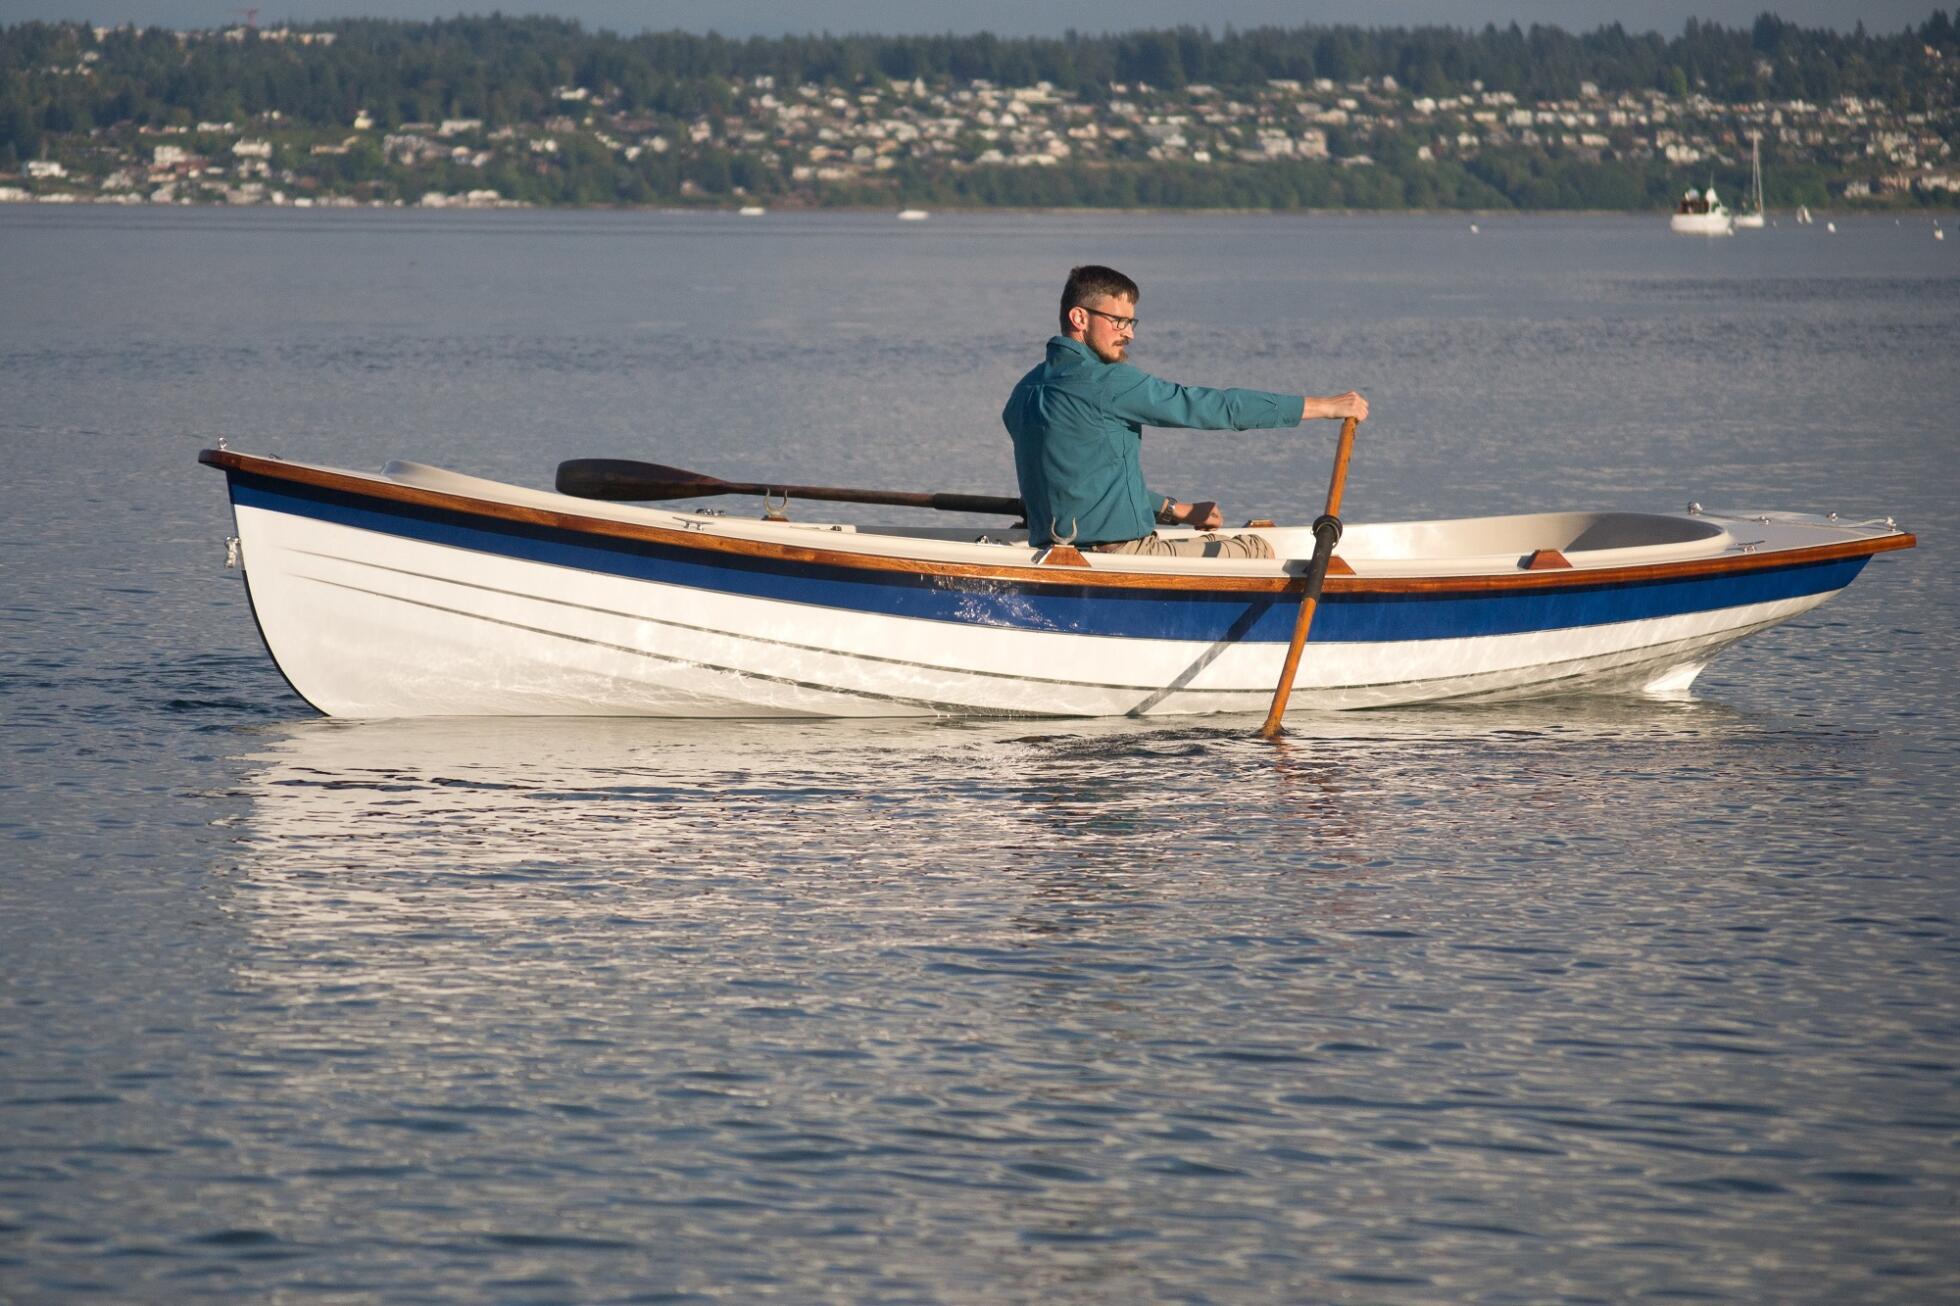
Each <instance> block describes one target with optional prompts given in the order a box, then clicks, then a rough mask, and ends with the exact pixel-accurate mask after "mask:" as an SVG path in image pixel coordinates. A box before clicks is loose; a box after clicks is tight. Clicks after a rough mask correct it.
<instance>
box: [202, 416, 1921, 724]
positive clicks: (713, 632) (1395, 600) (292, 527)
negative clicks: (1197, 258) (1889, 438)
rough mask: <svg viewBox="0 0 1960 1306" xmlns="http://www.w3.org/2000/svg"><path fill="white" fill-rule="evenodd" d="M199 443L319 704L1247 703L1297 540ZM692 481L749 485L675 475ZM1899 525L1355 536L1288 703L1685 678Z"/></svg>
mask: <svg viewBox="0 0 1960 1306" xmlns="http://www.w3.org/2000/svg"><path fill="white" fill-rule="evenodd" d="M199 461H201V462H203V463H206V464H207V465H210V466H212V467H215V468H218V469H220V470H222V471H223V472H224V473H225V476H226V481H227V484H228V487H229V490H230V496H231V502H232V509H233V516H234V519H235V521H236V523H237V531H238V544H239V549H238V552H239V555H240V557H241V559H242V563H243V566H244V571H245V578H246V581H247V585H248V591H249V593H250V596H251V603H252V609H253V612H254V614H255V616H256V617H257V620H258V623H259V628H260V632H261V634H262V635H263V636H264V638H265V642H266V646H267V648H268V649H269V650H270V652H271V654H272V657H273V659H274V661H275V662H276V663H277V664H278V666H279V669H280V670H281V671H282V672H283V673H284V674H285V676H286V679H287V680H288V681H289V682H290V683H291V684H292V686H293V688H294V689H295V690H296V691H297V692H298V693H299V694H300V696H301V697H303V698H304V699H306V701H307V702H309V703H311V704H312V705H313V706H315V707H316V708H318V709H319V710H320V711H322V712H324V713H326V714H328V715H330V716H345V717H409V716H445V715H461V716H480V715H493V716H513V715H522V716H531V715H618V716H651V717H772V716H775V717H781V716H839V717H860V716H1155V715H1174V714H1190V713H1210V712H1257V711H1260V710H1263V709H1264V708H1265V707H1266V704H1267V700H1268V699H1269V698H1271V697H1272V696H1273V694H1274V688H1275V685H1276V683H1277V681H1278V678H1279V676H1280V673H1281V668H1282V665H1283V663H1284V660H1285V655H1286V653H1287V650H1288V644H1289V636H1290V634H1291V632H1292V631H1293V629H1294V626H1295V619H1296V616H1297V615H1298V614H1299V613H1300V610H1301V607H1302V594H1303V592H1304V590H1305V588H1306V581H1305V579H1304V576H1303V573H1304V572H1305V571H1306V569H1307V564H1306V562H1305V559H1306V558H1307V557H1308V556H1309V555H1310V554H1311V553H1312V552H1313V550H1314V545H1315V536H1314V532H1313V531H1312V530H1311V529H1310V528H1308V527H1304V526H1290V527H1273V526H1267V527H1259V528H1256V529H1257V531H1258V533H1259V534H1261V535H1264V536H1265V537H1266V538H1267V539H1268V540H1270V541H1271V543H1272V544H1273V546H1274V549H1275V551H1276V552H1277V554H1278V555H1279V556H1278V558H1277V559H1276V560H1259V559H1245V560H1223V559H1208V558H1176V557H1146V556H1135V555H1119V554H1101V553H1085V552H1078V551H1077V550H1076V549H1074V548H1072V547H1069V546H1067V545H1057V546H1054V547H1049V548H1036V547H1032V546H1031V545H1030V544H1029V543H1028V539H1027V533H1026V531H1025V530H1024V529H1020V528H1018V527H1017V528H1014V529H992V530H986V531H980V530H976V529H975V528H973V527H933V526H919V527H915V526H874V525H866V524H857V523H850V522H806V521H789V520H780V519H778V520H769V519H764V520H753V519H744V518H736V517H733V516H725V515H721V514H718V513H714V512H709V511H700V510H691V509H680V508H663V507H642V506H637V505H633V504H626V503H618V502H601V501H596V500H593V499H588V498H580V497H573V496H571V495H567V494H560V493H552V492H547V491H543V490H534V489H527V488H523V487H520V486H515V485H507V484H503V483H500V482H496V481H490V480H483V479H480V478H477V477H472V476H466V475H462V474H459V473H456V472H451V471H445V470H443V469H440V468H436V467H430V466H425V465H422V464H419V463H408V462H397V463H390V464H389V465H388V467H387V468H386V470H385V471H384V472H383V473H382V474H380V475H374V474H370V473H363V472H356V471H346V470H340V469H336V468H331V467H323V466H316V465H311V464H306V463H297V462H287V461H284V460H281V459H276V458H266V457H258V456H253V455H249V454H244V453H239V452H236V451H231V450H224V449H218V450H210V449H207V450H205V451H204V452H203V453H201V454H200V455H199ZM568 466H569V465H568ZM657 470H659V471H663V472H666V471H670V470H671V469H657ZM713 486H719V487H726V488H727V490H734V489H737V488H742V487H734V486H730V485H729V483H727V482H712V483H710V482H709V481H708V479H707V478H703V479H702V482H701V483H700V485H699V486H697V487H696V489H695V491H694V492H696V493H721V492H724V491H723V490H721V489H716V488H712V487H713ZM640 497H643V498H645V497H658V496H656V495H654V494H651V493H647V494H642V495H641V496H640ZM782 497H783V496H780V495H777V496H772V497H771V498H770V499H769V501H768V502H769V506H770V508H771V509H772V515H773V516H774V517H776V518H782V517H783V516H784V514H783V513H782V512H781V511H780V509H781V508H782V507H783V506H784V505H783V504H782V503H781V502H779V500H780V499H781V498H782ZM833 497H836V496H833ZM919 497H921V498H923V497H925V496H919ZM884 501H891V502H902V501H909V500H908V499H907V498H906V497H905V496H898V497H896V498H888V499H886V500H884ZM986 502H991V503H993V504H996V505H1000V506H998V507H994V508H986V509H982V510H985V511H1003V512H1006V511H1012V510H1013V509H1014V507H1017V506H1018V504H1016V503H1015V502H1014V501H998V500H996V501H986ZM963 510H969V511H971V510H973V509H971V508H967V509H963ZM1914 543H1915V541H1914V539H1913V537H1912V536H1911V535H1909V534H1907V533H1905V532H1903V531H1901V530H1899V529H1898V528H1897V527H1895V526H1894V525H1892V523H1891V522H1889V521H1885V522H1860V523H1852V522H1845V521H1839V520H1836V519H1835V518H1824V517H1815V516H1806V515H1800V514H1782V513H1757V514H1748V515H1732V514H1721V513H1710V512H1701V511H1699V510H1698V509H1695V510H1690V511H1688V512H1685V513H1643V512H1613V511H1578V512H1548V513H1531V514H1525V515H1519V516H1505V517H1482V518H1469V519H1461V520H1454V521H1415V522H1382V523H1369V524H1355V525H1350V526H1348V527H1347V528H1346V530H1345V533H1344V534H1341V535H1340V537H1339V545H1338V551H1337V552H1336V553H1335V554H1334V557H1333V559H1332V562H1331V563H1330V564H1329V566H1328V569H1327V577H1326V581H1325V587H1324V589H1323V590H1322V592H1321V594H1320V596H1319V610H1318V611H1319V615H1318V618H1317V620H1315V621H1314V622H1313V623H1312V627H1311V636H1310V639H1309V642H1308V643H1307V646H1306V653H1305V656H1304V657H1302V658H1301V659H1300V662H1299V667H1298V671H1297V673H1296V674H1295V676H1294V677H1293V681H1292V684H1293V689H1292V696H1291V703H1292V705H1293V706H1294V707H1296V708H1297V707H1304V708H1360V707H1375V706H1387V705H1392V704H1404V703H1421V702H1431V701H1437V700H1446V699H1464V698H1478V697H1515V696H1524V695H1538V694H1548V693H1558V692H1568V691H1573V690H1581V689H1584V690H1625V691H1670V690H1679V689H1684V688H1686V687H1687V686H1688V685H1689V684H1690V683H1691V682H1692V681H1693V680H1694V678H1695V677H1696V675H1697V674H1699V673H1700V671H1701V670H1702V668H1703V667H1704V666H1706V665H1707V663H1708V661H1709V659H1710V658H1712V657H1713V656H1714V655H1715V654H1716V653H1717V652H1719V651H1720V650H1721V649H1723V648H1725V647H1727V646H1728V645H1729V644H1732V643H1734V642H1735V641H1736V640H1738V639H1741V638H1742V637H1743V636H1745V635H1748V634H1750V633H1752V632H1754V631H1758V630H1762V629H1765V628H1767V627H1769V626H1773V625H1775V624H1777V623H1778V622H1781V621H1786V620H1788V619H1789V618H1791V617H1794V616H1797V615H1799V614H1801V613H1803V612H1806V611H1808V610H1810V609H1811V608H1814V607H1816V606H1817V605H1818V604H1820V603H1822V602H1824V601H1825V600H1826V599H1828V598H1829V597H1830V596H1831V595H1833V594H1835V593H1836V592H1837V591H1839V590H1841V589H1843V588H1844V587H1845V586H1846V585H1848V584H1850V582H1851V581H1852V579H1853V578H1855V577H1856V576H1857V575H1858V573H1859V571H1860V570H1862V569H1863V567H1864V566H1865V564H1866V563H1867V562H1868V561H1869V560H1870V559H1871V557H1872V556H1873V555H1874V554H1877V553H1882V552H1886V551H1888V550H1893V549H1904V548H1911V547H1912V546H1913V544H1914Z"/></svg>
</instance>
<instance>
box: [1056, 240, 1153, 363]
mask: <svg viewBox="0 0 1960 1306" xmlns="http://www.w3.org/2000/svg"><path fill="white" fill-rule="evenodd" d="M1140 294H1141V292H1140V291H1138V290H1137V283H1136V282H1134V281H1132V280H1130V279H1129V278H1128V277H1126V276H1124V275H1123V274H1122V273H1121V272H1118V271H1117V270H1116V269H1115V268H1106V267H1102V266H1100V265H1098V264H1094V263H1085V264H1083V265H1082V266H1081V267H1079V268H1071V269H1070V270H1069V274H1068V284H1067V285H1066V286H1064V287H1062V334H1063V335H1065V336H1067V337H1068V338H1069V339H1071V340H1080V341H1081V342H1082V343H1083V344H1085V345H1087V346H1088V347H1089V351H1090V352H1091V353H1093V354H1094V355H1095V356H1096V357H1097V358H1100V359H1102V361H1103V362H1105V363H1120V362H1122V361H1123V358H1124V356H1125V355H1126V354H1127V353H1128V352H1129V351H1128V345H1129V341H1130V338H1131V337H1132V336H1134V335H1135V334H1136V325H1137V320H1136V312H1137V299H1138V297H1139V296H1140Z"/></svg>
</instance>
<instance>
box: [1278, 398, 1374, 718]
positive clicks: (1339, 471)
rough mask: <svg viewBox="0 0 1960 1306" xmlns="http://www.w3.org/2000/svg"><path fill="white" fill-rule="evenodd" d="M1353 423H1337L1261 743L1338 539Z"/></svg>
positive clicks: (1288, 686) (1289, 678)
mask: <svg viewBox="0 0 1960 1306" xmlns="http://www.w3.org/2000/svg"><path fill="white" fill-rule="evenodd" d="M1355 425H1356V422H1355V419H1354V418H1352V417H1350V418H1348V419H1347V420H1346V421H1344V422H1342V423H1341V442H1340V444H1339V446H1338V447H1336V449H1335V450H1334V476H1333V479H1332V480H1331V481H1330V482H1329V483H1328V486H1327V512H1326V515H1324V516H1323V517H1321V519H1320V520H1319V521H1316V522H1315V523H1314V526H1313V536H1314V539H1313V559H1312V561H1310V562H1309V563H1308V564H1307V583H1306V587H1305V589H1304V591H1303V592H1302V593H1301V596H1300V615H1299V617H1298V618H1297V619H1296V620H1295V621H1294V623H1293V639H1292V642H1290V643H1289V644H1288V645H1287V646H1286V661H1285V662H1284V663H1283V664H1282V665H1281V667H1280V673H1279V684H1278V685H1277V686H1276V687H1275V688H1274V690H1273V705H1272V708H1271V709H1270V710H1269V711H1267V713H1266V720H1265V724H1263V725H1261V726H1260V727H1259V736H1260V738H1262V739H1271V738H1273V737H1274V736H1276V735H1278V734H1279V732H1280V722H1281V720H1282V719H1283V718H1284V717H1285V716H1286V700H1287V699H1288V698H1290V697H1291V696H1292V694H1293V677H1294V676H1295V675H1296V674H1297V673H1298V672H1299V670H1300V654H1301V653H1302V652H1303V651H1304V650H1305V649H1306V646H1307V632H1308V631H1309V630H1311V629H1313V617H1314V612H1315V610H1317V609H1318V608H1319V607H1320V587H1321V585H1322V584H1323V583H1325V581H1326V580H1327V564H1328V562H1329V561H1330V560H1331V559H1332V558H1333V556H1334V546H1335V545H1336V544H1337V543H1339V542H1340V538H1341V521H1340V516H1341V497H1342V495H1343V494H1345V493H1346V490H1347V469H1348V459H1349V458H1350V457H1351V456H1353V453H1354V428H1355Z"/></svg>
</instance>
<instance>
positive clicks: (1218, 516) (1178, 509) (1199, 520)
mask: <svg viewBox="0 0 1960 1306" xmlns="http://www.w3.org/2000/svg"><path fill="white" fill-rule="evenodd" d="M1164 514H1165V516H1167V517H1169V518H1170V519H1171V520H1172V521H1174V522H1176V523H1177V524H1178V525H1180V526H1191V527H1195V528H1196V529H1198V530H1201V531H1215V530H1217V529H1218V528H1219V527H1220V526H1223V525H1224V524H1225V514H1224V513H1222V512H1220V511H1219V510H1218V505H1217V504H1215V503H1212V502H1211V501H1210V500H1206V501H1204V502H1202V503H1173V504H1171V505H1170V506H1169V507H1168V508H1166V509H1165V510H1164Z"/></svg>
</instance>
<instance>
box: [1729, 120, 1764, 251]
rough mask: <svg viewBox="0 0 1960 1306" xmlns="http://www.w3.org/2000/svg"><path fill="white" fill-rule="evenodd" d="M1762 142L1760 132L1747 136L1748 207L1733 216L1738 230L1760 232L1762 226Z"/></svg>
mask: <svg viewBox="0 0 1960 1306" xmlns="http://www.w3.org/2000/svg"><path fill="white" fill-rule="evenodd" d="M1762 142H1763V134H1762V133H1761V132H1751V133H1750V134H1749V173H1750V188H1749V206H1748V207H1747V208H1746V209H1744V210H1743V211H1742V212H1741V213H1738V214H1736V215H1735V225H1736V226H1737V227H1738V228H1744V227H1746V228H1748V229H1750V230H1752V231H1755V230H1760V229H1761V228H1762V225H1763V154H1762Z"/></svg>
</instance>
